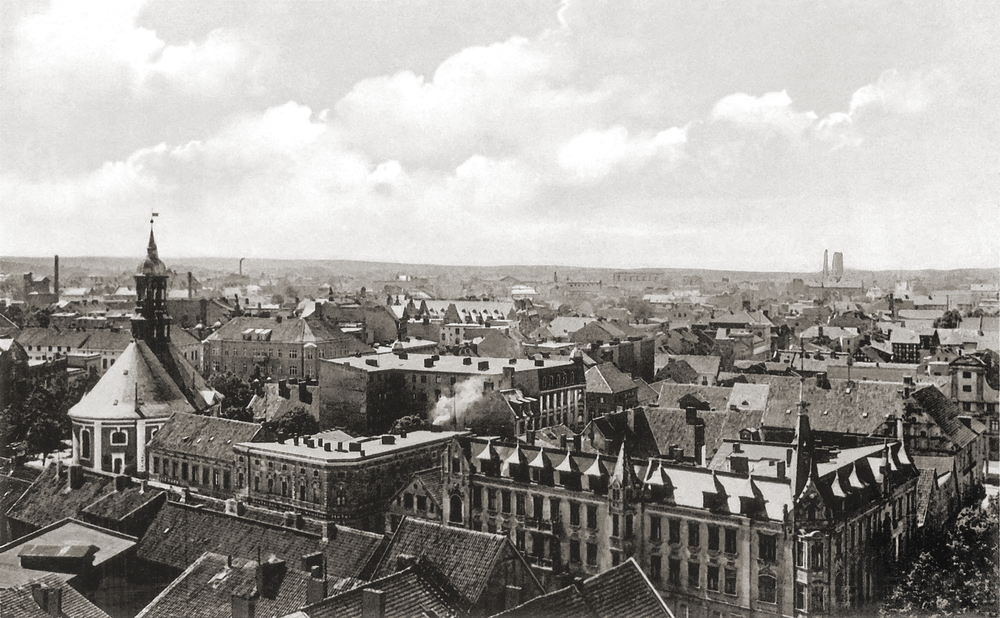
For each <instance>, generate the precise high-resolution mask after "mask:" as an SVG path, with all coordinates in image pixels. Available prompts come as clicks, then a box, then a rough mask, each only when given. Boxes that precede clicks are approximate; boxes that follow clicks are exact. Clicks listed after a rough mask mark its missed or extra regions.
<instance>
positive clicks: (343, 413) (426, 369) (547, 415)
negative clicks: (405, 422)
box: [319, 352, 588, 433]
mask: <svg viewBox="0 0 1000 618" xmlns="http://www.w3.org/2000/svg"><path fill="white" fill-rule="evenodd" d="M469 384H473V385H474V386H475V389H474V390H476V391H477V393H479V394H482V395H483V396H485V395H486V394H488V393H490V392H494V391H508V390H512V389H513V390H517V391H519V393H520V395H521V396H522V398H523V397H528V398H532V399H534V400H536V401H537V408H533V414H534V416H533V417H532V418H530V419H527V420H525V421H524V422H522V426H521V427H519V428H518V431H523V430H524V429H528V428H534V427H547V426H549V425H557V424H560V423H563V424H567V425H569V424H573V423H578V424H581V426H582V424H584V423H586V421H587V420H588V418H587V413H586V403H585V399H584V390H585V386H586V378H585V376H584V367H583V361H582V356H581V355H577V356H576V357H573V358H562V359H542V358H536V359H534V360H532V359H523V358H517V359H515V358H511V359H506V358H472V357H459V356H438V355H437V354H434V355H417V354H407V353H405V352H401V353H398V354H392V355H389V354H380V355H378V356H377V357H369V358H364V357H361V358H357V357H354V358H344V359H337V360H327V361H324V362H323V363H321V364H320V375H319V397H320V401H321V402H322V406H323V408H324V412H323V413H324V415H326V416H328V417H330V418H334V419H337V422H338V423H339V424H340V425H343V426H346V427H348V428H351V429H354V430H356V431H359V432H362V433H372V432H377V431H385V430H387V429H389V428H390V427H391V425H392V423H393V421H395V420H396V419H398V418H401V417H403V416H407V415H419V416H420V417H422V418H425V419H429V420H430V418H431V415H432V412H433V410H434V409H435V407H436V406H437V404H438V402H439V401H442V400H443V398H453V399H454V398H455V397H456V395H457V394H458V393H459V391H460V390H461V389H462V388H463V385H469ZM465 388H466V389H468V388H471V387H470V386H465ZM467 398H468V399H469V400H470V401H469V403H472V401H471V400H473V399H477V397H474V396H473V394H472V393H468V397H467ZM457 405H458V404H457V403H455V404H454V405H452V406H446V407H447V410H446V412H448V413H449V416H452V417H454V416H456V415H457V416H460V415H461V413H462V410H457V409H456V408H455V406H457ZM459 425H460V426H461V421H459ZM528 425H531V427H528Z"/></svg>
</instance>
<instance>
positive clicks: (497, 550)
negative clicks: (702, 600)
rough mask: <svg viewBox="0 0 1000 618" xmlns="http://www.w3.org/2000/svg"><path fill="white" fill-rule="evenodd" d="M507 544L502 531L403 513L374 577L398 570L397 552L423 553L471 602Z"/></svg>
mask: <svg viewBox="0 0 1000 618" xmlns="http://www.w3.org/2000/svg"><path fill="white" fill-rule="evenodd" d="M509 544H510V541H509V540H508V538H507V537H506V536H505V535H503V534H492V533H489V532H479V531H476V530H466V529H465V528H452V527H450V526H445V525H442V524H437V523H433V522H428V521H422V520H419V519H414V518H411V517H405V518H403V521H402V522H400V524H399V527H398V528H396V532H395V534H394V535H393V538H392V541H390V542H389V547H388V548H387V549H386V552H385V556H384V557H383V558H382V562H380V563H379V565H378V569H376V571H375V577H376V578H381V577H386V576H388V575H390V574H392V573H395V572H396V571H397V570H399V560H400V557H401V556H414V557H417V558H420V557H426V558H428V559H430V560H431V562H433V563H434V565H435V566H436V567H437V568H438V569H439V570H440V571H441V573H442V574H443V575H444V576H445V577H447V578H448V580H449V581H451V582H452V584H453V585H454V586H455V588H456V589H458V591H459V593H461V594H462V595H463V596H464V597H465V598H466V599H468V600H469V602H470V603H471V604H473V605H474V604H475V603H476V602H478V600H479V597H480V596H481V595H482V594H483V591H484V590H485V588H486V584H487V582H488V581H489V578H490V575H491V573H492V572H493V568H494V566H495V565H496V563H497V561H498V560H499V559H500V557H501V556H502V554H503V553H504V551H506V550H507V549H508V547H509Z"/></svg>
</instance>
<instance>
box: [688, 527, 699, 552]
mask: <svg viewBox="0 0 1000 618" xmlns="http://www.w3.org/2000/svg"><path fill="white" fill-rule="evenodd" d="M688 545H689V546H690V547H698V546H699V545H701V524H699V523H698V522H696V521H689V522H688Z"/></svg>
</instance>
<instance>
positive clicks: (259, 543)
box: [136, 502, 384, 577]
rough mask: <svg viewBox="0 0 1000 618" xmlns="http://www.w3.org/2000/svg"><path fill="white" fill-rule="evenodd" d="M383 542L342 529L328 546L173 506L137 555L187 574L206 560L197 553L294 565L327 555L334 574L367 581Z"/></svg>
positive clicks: (302, 534) (155, 524)
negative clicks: (306, 558)
mask: <svg viewBox="0 0 1000 618" xmlns="http://www.w3.org/2000/svg"><path fill="white" fill-rule="evenodd" d="M383 540H384V538H383V536H382V535H380V534H374V533H372V532H363V531H361V530H355V529H353V528H346V527H342V526H337V533H336V535H335V537H334V538H331V539H330V540H329V542H327V543H323V542H322V541H321V539H320V536H319V535H316V534H309V533H306V532H302V531H299V530H294V529H291V528H285V527H282V526H276V525H272V524H266V523H262V522H258V521H254V520H251V519H246V518H243V517H235V516H232V515H226V514H224V513H218V512H215V511H208V510H204V509H198V508H192V507H190V506H187V505H183V504H178V503H175V502H167V503H166V504H164V505H163V507H162V508H161V509H160V511H159V513H157V515H156V518H155V519H154V520H153V523H152V524H151V525H150V526H149V530H147V532H146V534H145V536H143V538H142V539H141V540H140V541H139V545H138V548H137V550H136V555H137V556H138V557H139V558H142V559H144V560H148V561H151V562H155V563H158V564H162V565H166V566H170V567H173V568H176V569H185V568H187V567H188V566H189V565H190V564H191V563H192V562H194V560H195V559H196V558H197V557H198V555H200V554H199V553H196V552H204V551H214V552H217V553H220V554H227V555H228V554H231V555H234V556H239V557H241V558H246V559H256V557H257V551H258V549H259V550H260V552H261V556H262V557H263V558H264V559H267V558H268V557H270V556H271V555H272V554H273V555H274V556H276V557H277V558H279V559H281V560H285V561H288V562H290V563H291V562H297V561H298V560H300V559H301V558H302V556H305V555H307V554H311V553H314V552H317V551H322V552H323V553H324V554H325V555H326V558H327V568H328V569H329V571H328V573H329V575H331V576H333V577H362V576H365V575H367V574H368V572H370V570H371V569H372V567H373V565H374V561H377V560H378V559H379V557H380V556H381V551H380V550H381V549H382V547H383Z"/></svg>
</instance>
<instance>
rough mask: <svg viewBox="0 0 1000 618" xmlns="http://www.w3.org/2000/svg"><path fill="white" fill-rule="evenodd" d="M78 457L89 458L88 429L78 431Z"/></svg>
mask: <svg viewBox="0 0 1000 618" xmlns="http://www.w3.org/2000/svg"><path fill="white" fill-rule="evenodd" d="M80 458H81V459H90V430H89V429H84V430H83V431H81V432H80Z"/></svg>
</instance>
